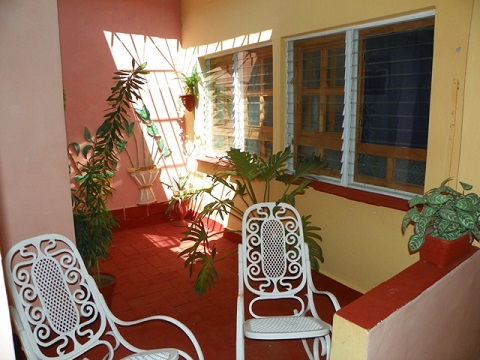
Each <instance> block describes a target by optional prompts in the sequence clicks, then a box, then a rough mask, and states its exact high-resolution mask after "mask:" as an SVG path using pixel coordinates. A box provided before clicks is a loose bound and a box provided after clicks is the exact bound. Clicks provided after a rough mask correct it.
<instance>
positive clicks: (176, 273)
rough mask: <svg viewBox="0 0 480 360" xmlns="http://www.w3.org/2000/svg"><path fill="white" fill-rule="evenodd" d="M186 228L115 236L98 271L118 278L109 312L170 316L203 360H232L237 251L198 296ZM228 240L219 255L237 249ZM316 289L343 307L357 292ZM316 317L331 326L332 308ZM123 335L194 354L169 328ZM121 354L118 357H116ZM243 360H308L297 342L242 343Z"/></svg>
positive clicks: (321, 279) (322, 281)
mask: <svg viewBox="0 0 480 360" xmlns="http://www.w3.org/2000/svg"><path fill="white" fill-rule="evenodd" d="M182 231H185V228H182V227H177V226H174V225H173V224H172V223H159V224H155V225H147V226H143V227H138V228H131V229H125V230H120V231H117V232H116V233H115V236H114V245H113V247H112V249H111V254H110V257H109V259H108V261H107V262H105V263H104V264H103V265H102V268H103V269H102V270H103V271H105V272H109V273H112V274H114V275H115V276H116V278H117V284H116V288H115V294H114V298H113V304H112V311H113V313H114V314H115V315H116V316H118V317H119V318H120V319H124V320H133V319H138V318H140V317H146V316H151V315H156V314H163V315H168V316H172V317H174V318H176V319H178V320H180V321H182V322H183V323H184V324H186V325H187V326H188V327H189V328H190V329H191V330H192V331H193V333H194V334H195V336H196V337H197V339H198V341H199V343H200V345H201V347H202V350H203V352H204V355H205V359H206V360H217V359H222V360H233V359H235V319H236V318H235V317H236V296H237V284H238V281H237V256H236V253H235V254H234V255H231V256H229V257H227V258H226V259H224V260H222V261H220V262H218V263H217V270H218V273H219V276H220V278H219V279H218V281H217V284H216V285H215V287H214V288H212V289H210V290H209V291H208V292H207V293H206V294H205V295H203V296H202V297H199V296H198V295H197V294H196V293H195V292H194V290H193V283H194V279H193V278H190V277H189V273H188V269H186V268H185V267H184V262H183V259H181V258H178V254H179V253H180V252H181V250H182V249H184V248H185V247H186V244H185V243H182V242H181V238H182V234H181V232H182ZM236 246H237V245H236V244H235V243H234V242H232V241H230V240H226V239H221V240H218V243H217V249H218V252H219V256H220V255H221V254H224V253H227V252H229V251H231V250H232V249H235V248H236ZM314 282H315V284H316V285H317V287H318V288H320V289H323V290H329V291H332V292H333V293H334V294H335V295H336V296H337V298H338V300H339V302H340V304H341V305H342V306H344V305H346V304H348V303H349V302H351V301H353V300H354V299H356V298H357V297H359V296H360V295H361V294H360V293H358V292H356V291H353V290H351V289H349V288H347V287H345V286H343V285H341V284H339V283H337V282H335V281H333V280H331V279H329V278H327V277H325V276H322V275H317V274H315V275H314ZM325 304H327V306H322V302H319V303H318V305H319V306H320V307H322V310H321V311H320V316H322V318H323V319H324V320H326V321H328V322H330V323H331V321H332V318H333V308H332V307H331V306H330V305H328V302H325ZM125 337H126V338H127V339H128V340H130V341H131V342H132V343H133V344H134V345H137V346H139V347H143V348H158V347H179V348H182V349H184V350H187V352H189V353H191V354H193V347H192V346H191V345H190V343H189V341H188V339H186V337H184V336H182V334H181V333H180V332H179V331H177V330H176V329H175V328H172V327H164V326H159V325H158V324H149V325H147V326H145V325H141V326H137V327H135V328H134V329H131V328H126V329H125ZM119 355H121V353H120V354H119ZM245 358H246V360H269V359H307V356H306V354H305V353H304V350H303V347H302V345H301V342H300V341H281V342H280V341H279V342H276V341H275V342H272V341H268V342H262V341H250V340H247V341H246V356H245Z"/></svg>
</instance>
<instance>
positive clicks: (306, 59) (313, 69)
mask: <svg viewBox="0 0 480 360" xmlns="http://www.w3.org/2000/svg"><path fill="white" fill-rule="evenodd" d="M320 54H321V53H320V51H311V52H305V53H303V64H302V65H303V66H302V72H303V74H302V79H303V84H302V85H303V87H304V88H318V87H319V86H320Z"/></svg>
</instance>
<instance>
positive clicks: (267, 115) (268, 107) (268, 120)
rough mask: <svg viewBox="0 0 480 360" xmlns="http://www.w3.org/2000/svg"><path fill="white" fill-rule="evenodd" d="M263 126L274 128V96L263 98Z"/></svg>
mask: <svg viewBox="0 0 480 360" xmlns="http://www.w3.org/2000/svg"><path fill="white" fill-rule="evenodd" d="M263 101H264V102H263V113H264V119H263V125H264V126H268V127H272V126H273V96H265V97H264V98H263Z"/></svg>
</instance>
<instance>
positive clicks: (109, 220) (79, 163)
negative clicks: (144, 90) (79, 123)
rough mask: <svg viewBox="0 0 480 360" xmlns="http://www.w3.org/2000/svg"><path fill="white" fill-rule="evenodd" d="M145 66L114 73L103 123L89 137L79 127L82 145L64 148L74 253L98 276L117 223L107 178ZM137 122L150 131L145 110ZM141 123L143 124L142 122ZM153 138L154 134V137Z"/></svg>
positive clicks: (114, 166)
mask: <svg viewBox="0 0 480 360" xmlns="http://www.w3.org/2000/svg"><path fill="white" fill-rule="evenodd" d="M145 67H146V63H144V64H141V65H140V66H138V67H135V62H134V61H133V60H132V70H131V71H117V72H115V73H114V76H113V80H114V81H116V84H115V86H113V87H112V88H111V94H110V95H109V96H108V98H107V109H106V113H105V115H104V121H103V122H102V124H101V125H100V126H99V127H98V129H97V131H96V132H95V136H92V134H91V132H90V131H89V130H88V129H87V128H85V130H84V137H85V140H86V143H85V144H84V145H83V146H81V145H80V144H78V143H76V142H72V143H70V144H69V145H68V155H69V158H70V164H71V171H72V172H73V174H74V179H73V180H74V181H73V185H74V187H73V189H72V208H73V217H74V225H75V237H76V240H77V246H78V249H79V252H80V254H81V256H82V258H83V260H84V262H85V264H86V266H87V268H88V269H89V270H90V271H91V272H92V273H94V272H96V271H98V261H99V260H101V259H105V258H106V257H107V256H108V249H109V247H110V245H111V243H112V236H113V228H114V227H115V226H118V221H117V219H116V218H114V216H113V215H112V214H111V212H110V211H109V209H108V207H107V201H108V199H109V198H110V197H111V196H112V194H113V188H112V185H111V182H112V178H113V176H114V174H115V171H116V170H117V164H118V160H119V154H120V152H121V151H122V150H124V149H125V147H126V144H127V140H126V138H127V137H128V135H129V130H130V129H131V127H132V126H133V125H132V123H134V122H130V121H129V120H130V115H131V114H134V112H133V110H132V109H133V107H134V104H135V103H136V102H137V101H138V100H140V99H141V96H140V90H141V87H142V86H143V85H144V84H145V79H144V78H143V76H144V75H146V74H148V71H147V70H145ZM136 113H137V114H138V115H139V117H140V119H141V121H147V124H146V126H150V125H151V123H150V122H148V121H149V116H150V115H149V114H148V110H146V108H145V107H143V108H142V109H140V110H138V111H137V112H136ZM145 119H146V120H145ZM154 136H158V135H156V133H154Z"/></svg>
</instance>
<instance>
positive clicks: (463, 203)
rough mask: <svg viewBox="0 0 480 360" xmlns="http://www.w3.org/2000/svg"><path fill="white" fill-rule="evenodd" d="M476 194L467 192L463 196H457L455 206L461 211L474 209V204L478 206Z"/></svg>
mask: <svg viewBox="0 0 480 360" xmlns="http://www.w3.org/2000/svg"><path fill="white" fill-rule="evenodd" d="M477 204H478V195H477V194H468V195H465V197H461V198H459V199H458V200H457V201H456V202H455V207H456V208H457V209H460V210H463V211H471V210H475V206H478V205H477Z"/></svg>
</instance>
